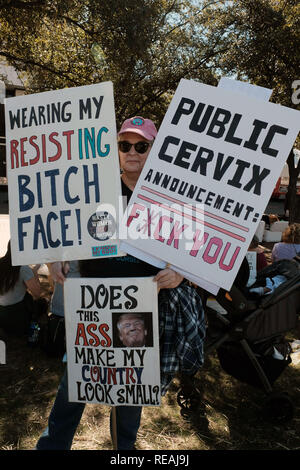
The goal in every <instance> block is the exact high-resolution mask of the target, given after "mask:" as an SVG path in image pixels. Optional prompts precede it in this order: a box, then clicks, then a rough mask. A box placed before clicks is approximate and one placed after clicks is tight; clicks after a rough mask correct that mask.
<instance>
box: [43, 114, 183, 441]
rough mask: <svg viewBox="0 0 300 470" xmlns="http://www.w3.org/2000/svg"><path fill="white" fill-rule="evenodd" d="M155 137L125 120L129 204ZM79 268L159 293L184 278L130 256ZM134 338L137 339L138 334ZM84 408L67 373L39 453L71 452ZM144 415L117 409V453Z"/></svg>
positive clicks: (142, 122)
mask: <svg viewBox="0 0 300 470" xmlns="http://www.w3.org/2000/svg"><path fill="white" fill-rule="evenodd" d="M156 135H157V129H156V127H155V124H154V123H153V121H151V120H150V119H145V118H143V117H140V116H135V117H133V118H130V119H127V120H125V121H124V123H123V125H122V127H121V130H120V132H119V134H118V148H119V159H120V167H121V171H122V175H121V185H122V194H123V196H125V197H127V201H129V199H130V197H131V195H132V192H133V190H134V188H135V185H136V182H137V180H138V178H139V176H140V174H141V171H142V169H143V166H144V164H145V161H146V159H147V157H148V155H149V152H150V149H151V146H152V143H153V141H154V139H155V137H156ZM79 266H80V274H81V276H82V277H97V278H101V277H143V276H155V277H154V281H156V282H157V287H158V289H169V288H176V287H177V286H179V284H181V282H182V281H183V277H182V276H181V275H180V274H178V273H176V272H175V271H173V270H172V269H169V268H166V269H163V270H158V268H155V267H154V266H151V265H149V264H148V263H145V262H143V261H141V260H139V259H137V258H134V257H133V256H131V255H127V256H124V257H112V258H102V259H92V260H84V261H80V262H79ZM51 274H52V277H53V278H54V281H56V282H60V283H61V284H63V283H64V281H65V279H66V274H65V273H64V272H63V270H62V265H61V263H54V264H53V265H52V267H51ZM127 323H128V324H129V322H127ZM130 326H131V325H130ZM139 326H140V325H139ZM127 328H128V325H127ZM135 328H137V325H135ZM129 329H130V328H129ZM133 336H138V335H137V334H136V333H135V334H134V335H133ZM125 341H126V340H125ZM84 407H85V404H84V403H69V402H68V391H67V374H66V373H65V375H64V376H63V378H62V380H61V383H60V387H59V389H58V393H57V396H56V400H55V403H54V406H53V408H52V411H51V413H50V417H49V422H48V427H47V429H46V430H45V432H44V433H43V435H42V436H41V437H40V439H39V440H38V443H37V445H36V449H37V450H51V449H52V450H56V449H65V450H67V449H70V448H71V446H72V440H73V437H74V434H75V432H76V428H77V426H78V424H79V422H80V419H81V415H82V413H83V410H84ZM141 411H142V407H141V406H117V407H116V428H117V448H118V449H120V450H128V449H133V448H134V444H135V440H136V435H137V431H138V428H139V425H140V418H141Z"/></svg>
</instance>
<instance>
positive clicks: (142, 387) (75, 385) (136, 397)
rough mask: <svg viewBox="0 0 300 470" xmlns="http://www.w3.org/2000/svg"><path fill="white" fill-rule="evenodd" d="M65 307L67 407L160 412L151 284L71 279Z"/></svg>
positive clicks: (154, 292)
mask: <svg viewBox="0 0 300 470" xmlns="http://www.w3.org/2000/svg"><path fill="white" fill-rule="evenodd" d="M64 301H65V312H66V314H65V320H66V339H67V357H68V390H69V401H71V402H82V403H102V404H104V405H109V406H123V405H136V406H159V405H160V365H159V335H158V309H157V284H156V283H155V282H153V278H149V277H148V278H138V279H135V278H102V279H96V278H81V279H71V278H70V279H67V281H66V282H65V285H64Z"/></svg>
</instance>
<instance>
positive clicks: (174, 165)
mask: <svg viewBox="0 0 300 470" xmlns="http://www.w3.org/2000/svg"><path fill="white" fill-rule="evenodd" d="M298 131H299V112H298V111H295V110H293V109H290V108H285V107H283V106H279V105H275V104H273V103H269V102H264V101H262V100H261V99H255V97H248V96H246V95H244V94H243V93H238V94H235V93H234V92H232V91H229V90H227V89H223V87H218V88H216V87H212V86H208V85H203V84H200V83H196V82H193V81H187V80H181V82H180V84H179V86H178V89H177V90H176V93H175V96H174V98H173V100H172V102H171V104H170V107H169V109H168V111H167V113H166V115H165V118H164V120H163V122H162V125H161V127H160V129H159V133H158V135H157V137H156V139H155V142H154V145H153V147H152V149H151V152H150V154H149V156H148V159H147V161H146V164H145V166H144V168H143V171H142V174H141V176H140V178H139V181H138V183H137V185H136V187H135V190H134V193H133V196H132V198H131V200H130V207H129V208H128V210H127V213H126V214H125V217H124V218H123V221H122V226H121V228H122V238H126V251H127V252H129V253H130V252H131V249H130V247H133V248H134V249H135V250H137V249H139V250H141V251H142V252H144V253H145V254H148V255H150V256H154V257H156V258H158V259H160V260H163V261H165V262H166V263H170V264H171V265H172V266H175V267H177V268H178V269H180V270H182V271H185V272H187V273H188V274H190V275H191V277H197V276H198V277H199V278H202V279H205V280H206V281H207V282H208V283H212V284H214V285H216V286H219V287H222V288H225V289H230V287H231V285H232V283H233V281H234V279H235V277H236V274H237V272H238V269H239V267H240V265H241V262H242V260H243V258H244V256H245V254H246V252H247V249H248V246H249V244H250V242H251V240H252V237H253V235H254V233H255V230H256V227H257V225H258V223H259V221H260V219H261V216H262V214H263V212H264V209H265V207H266V205H267V203H268V201H269V198H270V196H271V192H272V190H273V188H274V186H275V183H276V181H277V179H278V176H279V174H280V171H281V169H282V167H283V165H284V162H285V160H286V158H287V155H288V154H289V151H290V149H291V147H292V145H293V143H294V141H295V139H296V136H297V134H298Z"/></svg>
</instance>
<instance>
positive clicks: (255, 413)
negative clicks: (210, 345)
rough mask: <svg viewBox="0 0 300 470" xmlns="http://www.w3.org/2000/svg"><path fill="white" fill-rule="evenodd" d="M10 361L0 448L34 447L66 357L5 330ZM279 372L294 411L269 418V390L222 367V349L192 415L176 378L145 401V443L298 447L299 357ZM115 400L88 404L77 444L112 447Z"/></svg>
mask: <svg viewBox="0 0 300 470" xmlns="http://www.w3.org/2000/svg"><path fill="white" fill-rule="evenodd" d="M6 345H7V364H6V365H1V366H0V374H1V383H0V397H1V398H0V408H1V415H0V449H1V450H28V449H33V448H34V446H35V444H36V441H37V439H38V437H39V436H40V434H41V432H42V431H43V429H44V428H45V426H46V424H47V418H48V415H49V412H50V410H51V406H52V403H53V400H54V398H55V395H56V390H57V386H58V383H59V380H60V377H61V375H62V372H63V367H64V366H63V364H62V362H61V361H60V360H59V359H53V358H49V357H48V356H47V355H46V354H44V353H43V352H42V351H41V350H40V349H33V348H30V347H28V346H27V344H26V343H25V341H24V340H23V339H17V338H12V337H6ZM292 357H294V359H297V358H298V360H299V362H298V363H296V361H295V363H292V364H290V365H289V366H288V368H287V369H286V370H285V371H284V373H283V374H282V375H281V376H280V378H279V379H278V380H277V382H276V385H277V387H276V388H278V389H284V390H288V391H289V393H290V396H291V398H292V401H293V404H294V406H295V416H294V419H293V420H292V421H290V422H289V423H287V424H284V425H278V424H269V423H267V422H266V421H264V420H263V418H262V416H261V403H262V400H263V398H264V394H263V392H262V391H260V390H259V389H254V388H252V387H250V386H248V385H246V384H242V383H241V382H239V381H238V380H236V379H234V378H233V377H231V376H229V375H227V374H226V373H225V372H224V371H222V369H221V368H220V365H219V362H218V359H217V356H216V354H215V353H212V354H211V355H210V356H208V357H207V358H206V361H205V364H204V367H203V368H202V370H201V371H199V372H198V374H197V376H196V382H197V387H198V388H199V390H200V393H201V396H202V400H201V403H200V404H199V407H198V409H197V410H196V411H195V412H193V414H192V415H191V416H189V417H188V418H184V417H182V416H181V412H180V410H181V409H180V407H179V406H178V404H177V391H178V387H179V382H178V380H177V379H176V380H174V382H173V384H172V386H171V388H170V390H169V392H168V393H167V395H166V396H165V397H163V399H162V405H161V406H160V407H145V408H144V409H143V418H142V424H141V427H140V430H139V433H138V439H137V445H136V447H137V449H141V450H150V449H151V450H283V449H293V450H296V449H297V450H299V449H300V445H299V431H300V393H299V392H300V374H299V370H300V357H299V353H295V354H293V355H292ZM109 412H110V408H109V407H106V406H99V405H87V406H86V408H85V412H84V414H83V418H82V420H81V423H80V425H79V427H78V430H77V433H76V435H75V439H74V442H73V447H72V448H73V449H75V450H104V449H106V450H111V449H112V443H111V439H110V435H109Z"/></svg>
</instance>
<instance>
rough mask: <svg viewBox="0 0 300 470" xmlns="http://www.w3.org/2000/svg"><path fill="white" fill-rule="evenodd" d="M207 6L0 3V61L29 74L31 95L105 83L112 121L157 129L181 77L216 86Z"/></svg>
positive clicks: (152, 1) (90, 0)
mask: <svg viewBox="0 0 300 470" xmlns="http://www.w3.org/2000/svg"><path fill="white" fill-rule="evenodd" d="M211 3H213V2H208V1H201V2H191V1H179V0H140V1H139V2H136V1H134V0H126V1H124V0H114V1H113V2H111V0H101V1H94V0H77V1H70V0H63V1H62V0H53V1H50V0H40V1H38V0H37V1H30V0H28V1H26V0H23V1H21V0H20V1H17V0H11V1H8V0H3V1H2V6H0V24H1V31H0V38H1V46H0V56H1V55H3V56H5V57H6V58H7V59H8V60H9V61H10V63H12V64H13V65H14V66H15V67H16V68H17V69H19V70H24V71H25V72H26V73H27V75H28V77H29V87H28V89H29V91H30V92H38V91H45V90H50V89H51V90H52V89H60V88H64V87H71V86H80V85H87V84H91V83H97V82H101V81H106V80H111V81H112V82H113V83H114V94H115V101H116V103H115V104H116V112H117V120H118V122H120V121H121V120H122V119H124V117H128V116H129V115H132V114H143V113H144V114H147V115H148V116H150V117H155V118H156V120H157V121H158V122H160V121H161V119H162V117H163V115H164V113H165V111H166V108H167V106H168V104H169V101H170V98H171V96H172V94H173V93H174V91H175V89H176V87H177V85H178V83H179V81H180V79H181V78H187V79H189V78H193V79H198V80H200V81H203V82H204V83H210V84H216V79H215V77H214V73H213V71H212V69H211V66H210V61H211V59H212V58H213V57H214V56H216V55H218V54H219V53H220V52H221V50H224V44H223V43H222V44H221V43H220V42H219V38H218V36H219V32H217V33H215V31H211V32H210V31H206V33H205V34H203V33H204V32H205V30H206V25H205V22H203V21H202V18H203V19H204V20H205V10H206V8H208V6H209V5H210V4H211ZM216 3H218V2H216ZM216 34H217V37H216Z"/></svg>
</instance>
